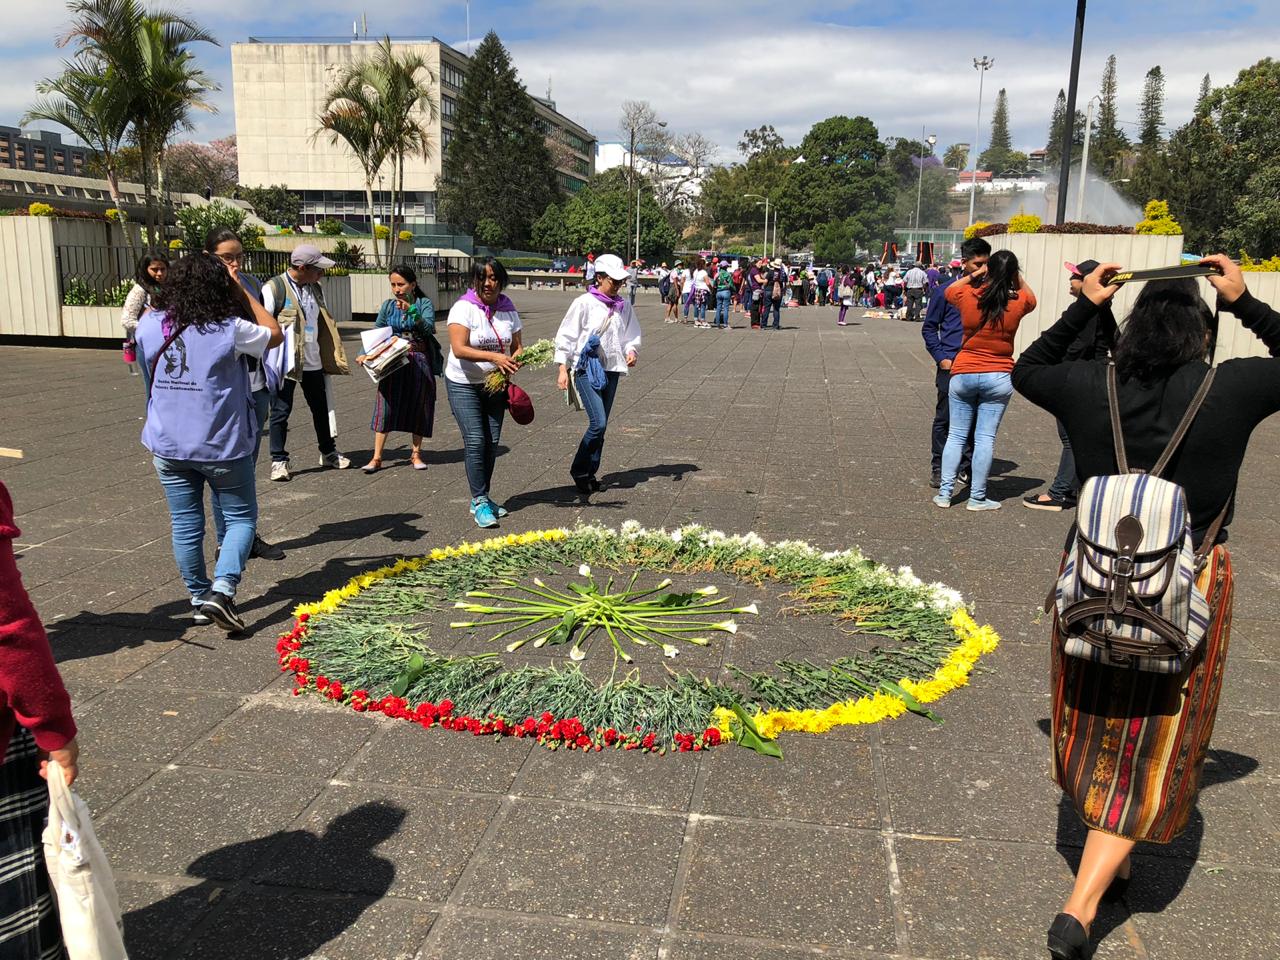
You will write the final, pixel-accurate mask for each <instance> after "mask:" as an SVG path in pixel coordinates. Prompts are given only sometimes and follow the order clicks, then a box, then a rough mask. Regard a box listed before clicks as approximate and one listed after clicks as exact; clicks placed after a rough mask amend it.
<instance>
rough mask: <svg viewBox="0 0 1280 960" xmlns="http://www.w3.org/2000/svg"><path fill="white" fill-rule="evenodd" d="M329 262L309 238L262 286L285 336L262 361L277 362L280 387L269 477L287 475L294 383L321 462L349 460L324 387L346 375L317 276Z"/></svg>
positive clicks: (336, 465) (341, 464) (338, 464)
mask: <svg viewBox="0 0 1280 960" xmlns="http://www.w3.org/2000/svg"><path fill="white" fill-rule="evenodd" d="M333 265H334V262H333V261H332V260H330V259H329V258H328V257H326V256H325V255H324V254H322V253H321V252H320V248H319V247H316V246H313V245H312V244H309V243H304V244H301V245H300V246H298V247H295V248H294V250H293V255H292V256H291V257H290V267H289V269H288V270H286V271H285V272H284V273H282V274H280V275H279V276H277V277H273V278H272V279H271V280H270V282H268V283H267V285H266V286H264V287H263V288H262V305H263V306H264V307H265V308H266V310H267V312H268V313H270V314H271V315H272V316H273V317H275V318H276V319H277V320H279V322H280V326H281V328H282V329H283V330H284V331H285V342H284V343H283V344H281V345H280V346H279V347H277V348H276V349H275V350H273V351H272V352H271V354H269V355H268V358H267V360H266V361H265V362H267V363H270V364H272V365H274V366H275V367H276V371H277V373H278V374H279V382H280V388H279V390H277V391H276V393H275V395H274V396H273V397H272V398H271V423H270V427H269V431H270V442H271V479H272V480H276V481H287V480H289V479H290V474H289V452H288V450H286V449H285V444H286V443H287V442H288V439H289V415H290V414H291V413H293V395H294V391H295V389H296V388H297V386H298V384H301V385H302V395H303V397H305V398H306V401H307V406H308V407H309V408H310V409H311V422H312V425H313V426H314V427H315V431H316V443H317V445H318V446H319V448H320V466H321V467H331V468H333V469H336V470H345V469H347V468H348V467H349V466H351V461H350V460H349V459H347V458H346V457H344V456H343V455H342V454H341V453H339V452H338V447H337V440H336V439H335V438H336V436H337V421H336V418H335V416H334V412H333V401H332V399H331V396H330V390H329V379H328V378H329V377H330V376H346V375H347V374H348V373H349V372H350V370H349V368H348V366H347V354H346V351H345V350H344V349H343V346H342V337H341V335H340V334H339V333H338V324H337V322H336V321H335V320H334V319H333V316H332V314H330V313H329V310H328V308H327V307H326V306H325V302H324V293H323V292H322V291H321V289H320V278H321V277H323V276H324V271H325V270H327V269H328V268H329V267H332V266H333Z"/></svg>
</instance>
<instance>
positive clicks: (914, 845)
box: [894, 837, 1160, 960]
mask: <svg viewBox="0 0 1280 960" xmlns="http://www.w3.org/2000/svg"><path fill="white" fill-rule="evenodd" d="M894 843H895V848H896V851H897V861H898V872H899V875H900V877H901V879H902V903H903V911H904V913H905V915H906V922H907V930H908V934H907V936H908V941H909V943H910V949H909V951H908V952H909V954H910V955H911V956H919V957H930V958H938V960H972V958H979V957H982V958H987V957H990V958H1000V960H1041V958H1043V957H1044V956H1045V933H1046V931H1047V930H1048V929H1049V924H1050V923H1051V922H1052V921H1053V918H1054V916H1055V915H1056V914H1057V913H1058V911H1059V910H1061V909H1062V904H1063V901H1065V900H1066V897H1067V894H1068V893H1070V891H1071V884H1072V882H1073V878H1072V872H1071V869H1070V868H1069V867H1068V865H1067V863H1066V861H1065V860H1063V858H1062V856H1061V855H1060V854H1059V853H1058V852H1057V851H1055V850H1054V849H1053V847H1051V846H1044V845H1040V844H1024V843H995V842H988V841H979V840H963V841H945V840H922V839H913V838H910V837H898V838H897V839H896V840H895V841H894ZM1122 917H1123V910H1122V909H1120V908H1115V907H1105V908H1104V912H1102V913H1100V914H1099V917H1098V921H1097V924H1096V926H1097V929H1098V930H1102V929H1104V928H1105V929H1111V928H1112V927H1114V926H1115V924H1116V923H1117V922H1119V920H1120V919H1121V918H1122ZM1124 939H1125V938H1124V932H1123V931H1121V930H1117V931H1115V932H1114V933H1112V934H1111V936H1110V937H1108V938H1107V939H1106V941H1105V942H1104V943H1103V944H1102V946H1101V948H1100V949H1099V950H1098V953H1097V956H1098V958H1099V960H1105V958H1125V960H1138V958H1145V957H1146V956H1147V954H1145V953H1139V952H1138V951H1137V950H1136V949H1135V948H1134V947H1132V946H1130V945H1129V944H1127V943H1125V942H1124ZM1151 956H1153V957H1154V956H1160V955H1159V954H1152V955H1151Z"/></svg>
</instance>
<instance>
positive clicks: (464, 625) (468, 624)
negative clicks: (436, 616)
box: [449, 622, 475, 628]
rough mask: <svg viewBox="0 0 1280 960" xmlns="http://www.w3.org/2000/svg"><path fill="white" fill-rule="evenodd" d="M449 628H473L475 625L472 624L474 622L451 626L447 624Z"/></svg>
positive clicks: (452, 624)
mask: <svg viewBox="0 0 1280 960" xmlns="http://www.w3.org/2000/svg"><path fill="white" fill-rule="evenodd" d="M449 626H451V627H455V628H456V627H474V626H475V623H474V622H472V623H451V624H449Z"/></svg>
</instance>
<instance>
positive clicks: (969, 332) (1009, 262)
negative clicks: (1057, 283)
mask: <svg viewBox="0 0 1280 960" xmlns="http://www.w3.org/2000/svg"><path fill="white" fill-rule="evenodd" d="M945 296H946V298H947V302H948V303H950V304H951V305H952V306H954V307H955V308H956V309H957V310H959V311H960V320H961V323H962V324H963V327H964V335H963V336H964V339H963V341H962V342H961V346H960V352H959V353H958V354H957V355H956V358H955V360H954V361H953V362H952V364H951V387H950V391H949V394H948V395H949V397H950V401H951V429H950V431H949V432H948V434H947V445H946V446H945V447H944V448H943V450H942V486H941V487H939V488H938V495H937V496H936V497H934V498H933V502H934V504H935V505H937V506H939V507H943V508H946V507H949V506H951V492H952V490H954V489H955V484H956V470H957V469H958V468H959V466H960V456H961V454H962V453H963V452H964V446H965V439H966V438H967V437H968V436H969V430H970V428H972V429H973V477H972V481H971V485H970V487H969V503H968V505H967V508H968V509H969V510H999V509H1000V504H999V502H997V501H995V500H988V499H987V475H988V474H990V472H991V459H992V457H993V455H994V453H995V443H996V431H997V430H999V429H1000V420H1001V419H1002V418H1003V417H1004V411H1005V408H1006V407H1008V406H1009V398H1010V397H1012V396H1013V382H1012V379H1011V377H1010V374H1011V373H1012V372H1013V338H1014V335H1015V334H1016V333H1017V332H1018V324H1019V323H1020V322H1021V321H1022V318H1023V317H1025V316H1026V315H1027V314H1028V313H1030V312H1031V311H1032V310H1034V309H1035V308H1036V295H1035V294H1034V293H1032V291H1031V288H1030V287H1029V286H1027V284H1026V282H1025V281H1024V280H1023V279H1022V276H1021V274H1020V273H1019V272H1018V258H1017V257H1016V256H1014V255H1013V254H1012V253H1011V252H1010V251H1008V250H997V251H996V252H995V253H993V254H992V255H991V259H990V260H989V261H988V262H987V266H986V268H985V269H979V270H976V271H975V272H974V273H972V274H970V275H969V276H968V277H965V278H963V279H961V280H957V281H956V282H955V283H953V284H951V286H949V287H947V289H946V293H945ZM975 421H976V423H975Z"/></svg>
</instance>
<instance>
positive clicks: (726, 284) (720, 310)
mask: <svg viewBox="0 0 1280 960" xmlns="http://www.w3.org/2000/svg"><path fill="white" fill-rule="evenodd" d="M715 287H716V317H715V320H716V322H715V325H716V326H717V327H719V328H720V329H721V330H728V329H729V310H730V308H731V306H732V303H733V271H732V270H730V269H729V264H727V263H724V262H723V261H722V262H721V263H720V269H719V270H717V271H716V280H715Z"/></svg>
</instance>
